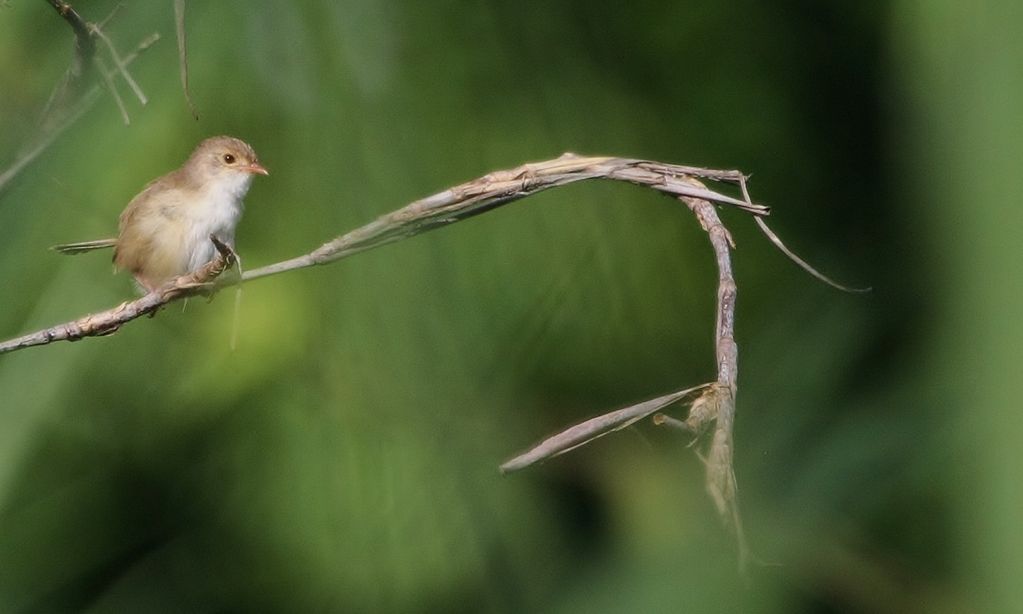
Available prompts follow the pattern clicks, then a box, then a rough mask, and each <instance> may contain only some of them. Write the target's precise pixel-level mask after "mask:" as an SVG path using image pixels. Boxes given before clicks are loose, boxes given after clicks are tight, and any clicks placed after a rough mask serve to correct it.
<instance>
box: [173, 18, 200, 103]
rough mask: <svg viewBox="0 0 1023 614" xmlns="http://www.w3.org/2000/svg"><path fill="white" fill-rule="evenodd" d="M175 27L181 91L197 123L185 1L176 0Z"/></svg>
mask: <svg viewBox="0 0 1023 614" xmlns="http://www.w3.org/2000/svg"><path fill="white" fill-rule="evenodd" d="M174 25H175V31H176V32H177V34H178V65H179V66H180V67H181V90H182V91H183V92H184V93H185V102H187V103H188V110H189V111H190V112H191V113H192V117H193V118H195V120H196V121H198V120H199V112H198V111H197V110H196V108H195V104H193V103H192V93H191V92H190V91H189V90H188V45H187V42H186V39H185V0H174Z"/></svg>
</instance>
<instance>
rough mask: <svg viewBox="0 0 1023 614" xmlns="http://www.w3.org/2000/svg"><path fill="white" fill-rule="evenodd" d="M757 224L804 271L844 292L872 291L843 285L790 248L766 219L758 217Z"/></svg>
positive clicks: (868, 288) (867, 288)
mask: <svg viewBox="0 0 1023 614" xmlns="http://www.w3.org/2000/svg"><path fill="white" fill-rule="evenodd" d="M757 226H759V227H760V230H761V231H763V233H764V236H766V237H767V238H768V239H769V240H770V241H771V243H774V246H775V247H777V248H778V250H779V251H781V253H783V254H785V255H786V256H788V257H789V260H791V261H792V262H795V263H796V264H797V265H799V268H801V269H803V270H804V271H806V272H807V273H809V274H810V275H813V276H814V277H816V278H817V279H819V280H821V281H823V282H824V283H826V284H828V285H829V286H831V287H832V288H835V289H837V290H841V291H843V292H853V293H861V292H870V291H871V289H872V288H870V287H869V286H868V287H866V288H853V287H850V286H843V285H842V284H840V283H838V282H837V281H835V280H833V279H831V278H830V277H828V276H827V275H825V274H824V273H821V272H820V271H818V270H817V269H815V268H813V267H812V266H810V264H809V263H808V262H806V261H805V260H803V259H802V258H800V257H799V256H797V255H796V254H795V253H794V252H793V251H792V250H790V249H789V248H788V247H786V246H785V244H784V243H782V241H781V238H780V237H779V236H778V235H776V234H775V233H774V231H773V230H771V229H770V228H769V227H768V226H767V223H765V222H764V220H762V219H760V218H757Z"/></svg>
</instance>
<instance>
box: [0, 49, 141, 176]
mask: <svg viewBox="0 0 1023 614" xmlns="http://www.w3.org/2000/svg"><path fill="white" fill-rule="evenodd" d="M158 40H160V35H159V34H158V33H156V32H154V33H152V34H150V35H149V36H147V37H146V38H144V39H142V41H141V42H140V43H139V44H138V45H137V46H136V47H135V50H134V51H132V52H131V53H129V54H128V55H126V56H125V57H124V63H125V66H127V65H129V64H131V63H132V62H134V61H135V59H136V58H138V56H139V55H140V54H142V53H143V52H144V51H146V50H147V49H149V48H150V47H152V46H153V44H154V43H156V41H158ZM99 93H100V86H99V85H94V86H93V87H91V88H89V90H88V91H87V92H85V94H84V95H83V96H82V98H81V99H80V100H79V101H78V103H77V104H76V105H75V106H74V108H73V110H72V111H71V112H69V113H68V114H67V115H66V116H65V117H63V118H62V119H61V121H60V122H59V123H58V124H56V125H55V126H53V127H52V128H50V129H48V130H45V131H44V132H43V135H42V137H41V138H40V140H39V142H38V143H37V144H36V145H35V146H34V147H32V148H31V149H30V150H28V151H27V152H25V153H24V154H22V155H21V156H19V157H18V158H17V159H15V161H14V162H13V163H11V165H10V166H9V167H7V169H6V170H4V171H3V172H2V173H0V194H2V193H3V191H4V190H5V189H6V188H7V186H8V184H9V183H10V182H11V180H12V179H14V178H15V177H16V176H17V175H18V174H19V173H21V171H23V170H25V169H26V168H27V167H28V166H29V165H30V164H31V163H32V162H33V161H35V159H36V158H38V157H39V155H40V154H42V153H43V152H44V151H45V150H46V149H47V148H48V147H49V146H50V145H51V144H52V143H53V141H55V140H56V139H57V137H58V136H60V135H61V134H63V133H64V132H65V131H66V130H67V129H68V128H70V127H71V126H72V125H73V124H74V123H75V122H77V121H78V120H79V119H80V118H81V117H82V115H84V114H85V112H86V111H88V110H89V109H91V108H92V106H93V105H94V104H96V101H97V100H99Z"/></svg>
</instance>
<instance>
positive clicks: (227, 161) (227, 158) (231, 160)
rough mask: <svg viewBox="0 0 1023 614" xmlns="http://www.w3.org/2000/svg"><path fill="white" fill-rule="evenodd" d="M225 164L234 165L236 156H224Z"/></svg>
mask: <svg viewBox="0 0 1023 614" xmlns="http://www.w3.org/2000/svg"><path fill="white" fill-rule="evenodd" d="M224 164H234V156H233V155H231V154H224Z"/></svg>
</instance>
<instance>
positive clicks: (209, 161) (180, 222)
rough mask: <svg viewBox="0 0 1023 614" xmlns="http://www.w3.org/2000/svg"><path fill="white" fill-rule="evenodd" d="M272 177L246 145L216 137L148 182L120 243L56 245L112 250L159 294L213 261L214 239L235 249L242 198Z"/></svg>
mask: <svg viewBox="0 0 1023 614" xmlns="http://www.w3.org/2000/svg"><path fill="white" fill-rule="evenodd" d="M256 174H259V175H267V174H268V172H267V170H266V169H265V168H264V167H263V166H262V165H261V164H260V163H259V159H258V158H257V156H256V152H255V151H253V149H252V147H250V146H249V145H248V144H247V143H245V142H244V141H241V140H239V139H236V138H233V137H229V136H217V137H213V138H209V139H206V140H205V141H203V142H202V143H199V146H198V147H196V148H195V151H193V152H192V155H191V156H189V158H188V160H187V161H185V163H184V165H182V166H181V168H179V169H177V170H174V171H171V172H170V173H168V174H166V175H164V176H163V177H160V178H159V179H156V180H154V181H152V182H150V183H149V184H148V185H146V187H145V188H143V189H142V191H141V192H140V193H139V194H138V195H137V196H136V197H135V198H133V199H132V200H131V202H130V203H128V206H127V207H126V208H125V210H124V212H123V213H121V219H120V225H119V232H118V236H117V238H116V239H100V240H98V241H85V242H81V243H69V244H65V245H58V246H56V247H54V249H56V250H57V251H59V252H61V253H65V254H79V253H84V252H86V251H92V250H94V249H101V248H106V247H113V248H114V264H115V265H116V267H117V268H118V269H119V270H125V271H129V272H130V273H131V274H132V275H133V276H134V277H135V280H136V281H137V282H138V283H139V285H140V286H141V287H142V288H144V289H146V290H147V291H148V290H153V289H155V288H157V287H159V286H160V285H162V284H164V283H166V282H167V281H170V280H171V279H173V278H175V277H177V276H179V275H184V274H185V273H190V272H192V271H195V270H197V269H199V268H200V267H202V266H203V265H204V264H206V263H207V262H209V261H210V260H211V259H212V258H213V256H214V251H215V250H214V247H213V243H212V242H211V241H210V238H209V237H210V235H211V234H212V235H216V236H217V237H218V238H219V239H220V240H222V241H223V242H224V243H226V244H227V245H229V246H231V247H232V248H233V247H234V232H235V226H237V224H238V220H239V219H240V218H241V214H242V209H243V206H244V204H243V202H242V199H243V198H244V197H245V194H246V192H248V189H249V185H250V184H251V183H252V177H253V176H254V175H256Z"/></svg>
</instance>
